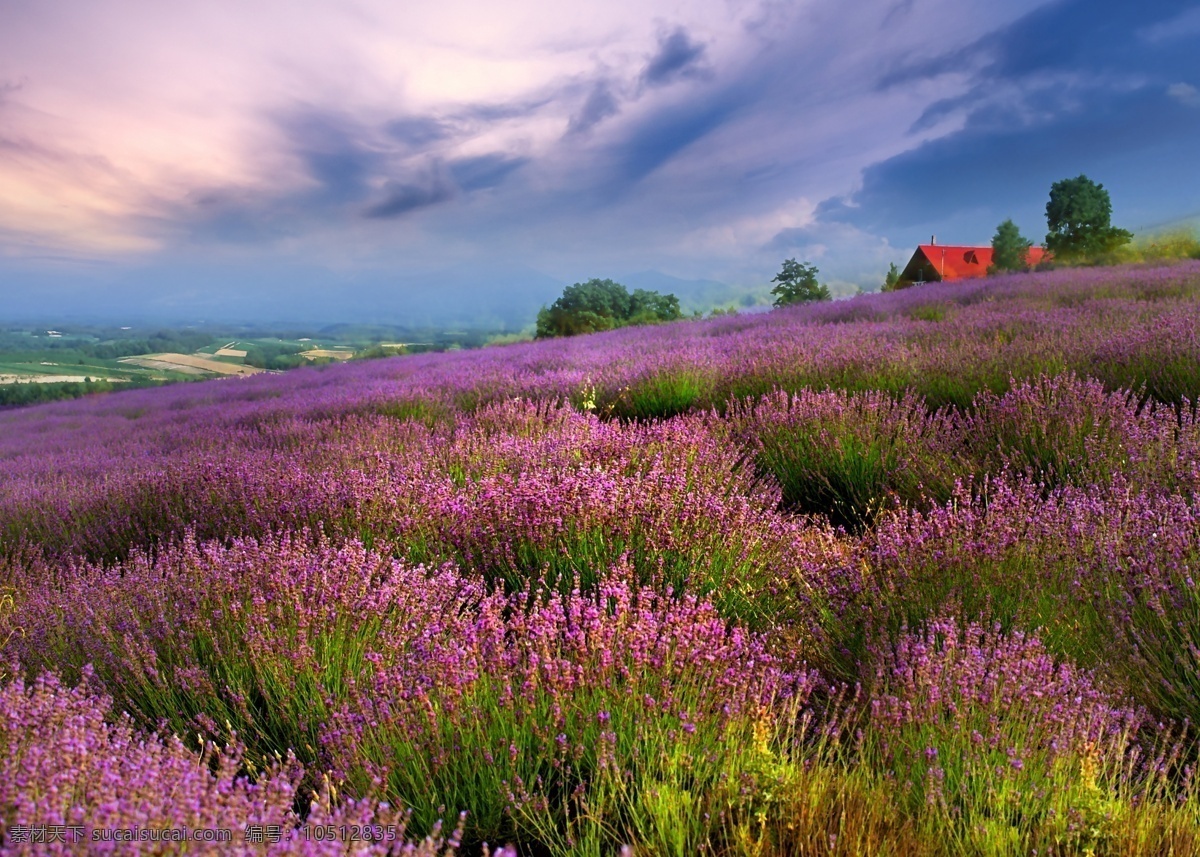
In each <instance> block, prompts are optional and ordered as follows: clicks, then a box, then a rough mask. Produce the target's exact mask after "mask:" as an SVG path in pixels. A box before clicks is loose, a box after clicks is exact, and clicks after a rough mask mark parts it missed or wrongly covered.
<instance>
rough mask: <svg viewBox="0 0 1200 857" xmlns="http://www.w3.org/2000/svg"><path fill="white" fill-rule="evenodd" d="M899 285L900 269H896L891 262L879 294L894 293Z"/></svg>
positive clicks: (894, 264)
mask: <svg viewBox="0 0 1200 857" xmlns="http://www.w3.org/2000/svg"><path fill="white" fill-rule="evenodd" d="M899 284H900V269H899V268H897V267H896V263H895V262H892V263H891V264H890V265H888V272H887V276H886V277H884V278H883V287H882V288H881V289H880V291H881V292H894V291H896V287H897V286H898V285H899Z"/></svg>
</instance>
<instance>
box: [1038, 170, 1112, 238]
mask: <svg viewBox="0 0 1200 857" xmlns="http://www.w3.org/2000/svg"><path fill="white" fill-rule="evenodd" d="M1111 218H1112V200H1110V199H1109V197H1108V191H1106V190H1105V189H1104V185H1102V184H1096V183H1095V182H1093V181H1092V180H1091V179H1089V178H1088V177H1087V176H1085V175H1082V174H1080V175H1079V176H1077V177H1076V178H1073V179H1063V180H1062V181H1057V182H1055V183H1054V184H1053V185H1051V187H1050V201H1049V202H1048V203H1046V224H1047V226H1048V227H1049V228H1050V232H1049V233H1048V234H1047V235H1046V249H1047V250H1049V251H1050V252H1051V253H1053V254H1054V255H1055V256H1056V257H1058V258H1060V259H1061V258H1087V257H1095V256H1098V255H1100V254H1102V253H1108V252H1111V251H1112V250H1115V249H1116V248H1117V247H1120V246H1121V245H1122V244H1128V243H1129V242H1130V241H1131V240H1132V239H1133V235H1132V234H1131V233H1129V232H1127V231H1125V230H1124V229H1117V228H1115V227H1114V226H1113V225H1112V224H1111V222H1110V220H1111Z"/></svg>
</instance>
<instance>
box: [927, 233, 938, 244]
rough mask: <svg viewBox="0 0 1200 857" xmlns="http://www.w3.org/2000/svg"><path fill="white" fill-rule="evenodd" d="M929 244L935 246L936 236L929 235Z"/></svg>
mask: <svg viewBox="0 0 1200 857" xmlns="http://www.w3.org/2000/svg"><path fill="white" fill-rule="evenodd" d="M929 243H930V244H937V236H936V235H930V236H929Z"/></svg>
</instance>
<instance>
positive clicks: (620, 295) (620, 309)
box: [537, 279, 683, 339]
mask: <svg viewBox="0 0 1200 857" xmlns="http://www.w3.org/2000/svg"><path fill="white" fill-rule="evenodd" d="M682 317H683V314H682V313H681V312H680V309H679V298H677V297H675V295H663V294H659V293H658V292H654V291H648V290H646V289H637V290H636V291H634V292H633V293H632V294H630V292H629V289H627V288H625V286H623V285H621V284H620V283H615V282H613V281H612V280H597V279H591V280H588V281H587V282H585V283H575V284H574V285H572V286H567V287H566V288H565V289H563V293H562V295H561V296H560V297H559V298H558V300H556V301H555V302H554V303H553V304H551V305H550V306H548V307H542V309H541V311H540V312H538V317H537V337H538V339H546V338H548V337H552V336H575V335H576V334H580V333H596V332H598V331H601V330H612V329H613V328H615V327H624V326H625V325H628V324H652V323H656V322H660V321H674V320H675V319H678V318H682Z"/></svg>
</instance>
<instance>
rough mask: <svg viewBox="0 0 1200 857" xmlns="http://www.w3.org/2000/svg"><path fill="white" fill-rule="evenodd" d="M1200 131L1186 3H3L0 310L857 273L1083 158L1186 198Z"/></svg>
mask: <svg viewBox="0 0 1200 857" xmlns="http://www.w3.org/2000/svg"><path fill="white" fill-rule="evenodd" d="M1198 152H1200V3H1197V2H1172V1H1171V0H1143V2H1140V3H1137V4H1131V3H1128V2H1123V0H1057V2H1045V0H1010V2H1006V3H995V2H982V0H794V2H789V1H788V0H689V2H686V3H685V2H679V0H636V2H635V0H607V2H604V3H597V2H578V0H508V2H505V3H492V2H487V3H485V2H480V0H441V2H438V3H396V2H392V0H337V2H315V0H259V1H258V2H255V3H244V2H241V0H204V2H193V0H179V2H170V3H164V2H162V0H0V319H3V317H4V316H5V315H9V316H14V317H15V316H18V315H22V314H24V315H30V314H34V315H39V317H46V314H54V313H58V314H68V315H69V314H72V313H75V314H81V315H85V314H87V313H93V314H94V313H102V314H111V315H112V316H113V317H117V316H121V317H125V316H132V315H136V314H141V315H159V316H163V317H166V316H175V317H178V318H179V319H186V318H192V317H197V318H199V317H207V318H216V317H221V318H230V319H235V318H238V319H241V320H252V319H259V320H290V319H301V318H303V319H305V320H330V321H337V320H346V321H349V320H363V319H367V320H370V319H378V320H389V321H403V320H405V319H408V318H411V319H417V318H418V317H419V318H421V319H425V320H433V321H451V320H456V321H462V322H464V323H465V322H469V321H471V320H472V319H475V318H477V317H480V316H481V315H482V316H486V317H489V318H493V319H494V318H501V317H503V320H504V321H505V323H506V324H512V325H515V326H519V323H520V321H521V318H522V314H527V313H528V312H529V311H530V310H529V307H531V306H532V307H533V309H534V310H536V307H537V305H539V304H541V303H544V302H548V301H550V300H553V298H554V297H555V295H556V294H557V293H558V291H559V290H560V289H561V287H562V285H564V284H570V283H572V282H578V281H582V280H585V279H588V278H591V277H613V278H616V279H618V280H621V279H622V278H624V279H625V280H628V281H630V282H647V283H648V282H654V283H662V284H667V285H670V284H672V283H676V284H678V286H679V288H680V289H681V290H683V291H686V290H687V289H689V288H697V287H698V286H697V285H696V282H693V281H697V282H703V283H707V284H708V285H709V286H711V284H712V281H716V282H718V283H724V284H729V285H731V286H740V287H743V288H748V287H755V286H762V285H764V284H766V283H768V281H769V280H770V278H771V277H772V276H773V275H774V274H775V273H776V272H777V271H778V270H779V268H780V264H781V262H782V260H783V259H785V258H797V259H800V260H802V261H808V262H811V263H813V264H815V265H817V266H818V267H819V269H820V271H821V279H822V280H823V281H828V282H830V283H832V284H834V285H835V287H836V288H835V291H836V292H840V293H848V292H849V291H852V290H853V289H854V288H855V287H859V288H863V289H868V290H869V289H873V288H877V287H878V285H879V283H880V282H882V279H883V276H884V272H885V271H886V270H887V266H888V264H889V263H890V262H897V263H899V264H901V265H902V264H903V263H904V261H906V260H907V258H908V256H909V255H910V254H911V252H912V250H913V248H914V247H915V245H916V244H917V243H919V242H924V241H928V240H929V238H930V236H931V235H934V234H936V235H937V237H938V240H939V241H940V242H942V243H947V244H987V243H988V242H990V240H991V236H992V234H993V232H994V231H995V227H996V225H997V224H998V223H999V222H1000V221H1002V220H1004V219H1005V218H1009V217H1011V218H1013V219H1014V220H1015V221H1016V222H1017V224H1018V225H1019V226H1020V227H1021V229H1022V231H1023V232H1024V233H1025V234H1026V235H1027V236H1029V237H1031V238H1033V239H1035V240H1040V239H1041V238H1042V237H1043V236H1044V234H1045V231H1046V225H1045V216H1044V208H1045V203H1046V199H1047V197H1048V192H1049V187H1050V185H1051V184H1052V183H1053V182H1054V181H1057V180H1059V179H1062V178H1068V177H1073V176H1076V175H1078V174H1080V173H1085V174H1087V175H1088V176H1089V177H1090V178H1092V179H1093V180H1095V181H1098V182H1101V183H1102V184H1103V185H1104V187H1105V188H1106V189H1107V190H1108V191H1109V192H1110V194H1111V196H1112V202H1113V221H1114V223H1115V224H1116V225H1118V226H1122V227H1125V228H1129V229H1133V230H1135V231H1136V230H1152V229H1155V228H1160V227H1162V226H1163V225H1167V224H1172V223H1177V222H1180V221H1188V220H1195V219H1197V218H1200V169H1198V166H1200V162H1198V161H1200V159H1198V156H1197V153H1198ZM529 320H530V321H531V320H532V319H531V318H530V319H529Z"/></svg>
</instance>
